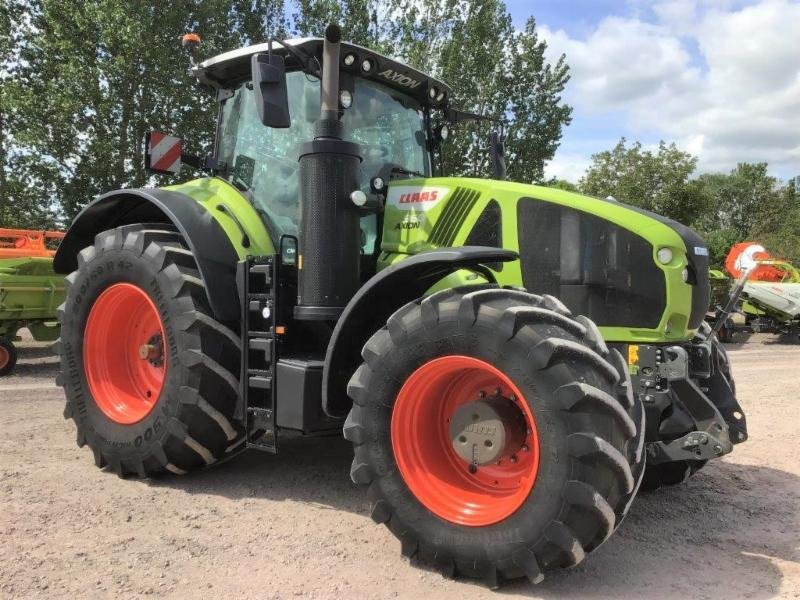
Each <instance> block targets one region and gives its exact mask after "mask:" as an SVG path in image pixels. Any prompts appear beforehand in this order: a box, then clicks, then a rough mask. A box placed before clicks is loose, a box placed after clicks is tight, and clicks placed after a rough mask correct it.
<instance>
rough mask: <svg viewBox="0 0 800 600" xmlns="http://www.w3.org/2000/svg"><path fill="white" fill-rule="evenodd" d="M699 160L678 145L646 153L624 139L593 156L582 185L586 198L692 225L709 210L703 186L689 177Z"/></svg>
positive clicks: (663, 143) (661, 145) (662, 144)
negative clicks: (612, 201) (614, 201)
mask: <svg viewBox="0 0 800 600" xmlns="http://www.w3.org/2000/svg"><path fill="white" fill-rule="evenodd" d="M696 166H697V159H696V158H695V157H693V156H692V155H691V154H688V153H686V152H682V151H681V150H679V149H678V148H677V147H676V146H675V144H669V145H667V144H666V143H665V142H660V143H659V144H658V150H657V151H656V152H652V151H650V150H644V149H643V148H642V145H641V144H640V143H639V142H635V143H633V144H632V145H631V146H627V145H626V140H625V138H622V139H621V140H620V141H619V142H618V143H617V145H616V146H614V148H613V149H612V150H607V151H605V152H600V153H599V154H595V155H593V156H592V165H591V166H590V167H589V169H588V170H587V171H586V174H585V175H584V176H583V178H582V179H581V181H580V188H581V191H583V192H584V193H586V194H591V195H593V196H599V197H601V198H606V197H608V196H613V197H614V198H616V199H617V200H619V201H621V202H627V203H628V204H632V205H634V206H639V207H641V208H644V209H647V210H651V211H653V212H656V213H659V214H662V215H665V216H668V217H670V218H672V219H675V220H676V221H680V222H682V223H692V222H694V221H695V220H697V219H698V218H699V217H701V216H702V215H703V214H705V212H706V211H707V210H708V208H709V207H708V201H707V198H706V197H705V196H704V194H703V190H702V188H701V187H700V186H697V185H693V184H690V182H689V177H690V176H691V174H692V173H693V172H694V169H695V167H696Z"/></svg>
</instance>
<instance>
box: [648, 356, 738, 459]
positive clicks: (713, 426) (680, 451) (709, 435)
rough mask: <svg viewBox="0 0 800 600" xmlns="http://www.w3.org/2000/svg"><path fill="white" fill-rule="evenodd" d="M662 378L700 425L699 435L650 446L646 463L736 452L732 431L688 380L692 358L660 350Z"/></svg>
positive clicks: (693, 433)
mask: <svg viewBox="0 0 800 600" xmlns="http://www.w3.org/2000/svg"><path fill="white" fill-rule="evenodd" d="M659 352H661V356H660V358H661V361H660V362H659V364H658V372H659V375H661V376H662V377H664V378H665V379H667V380H668V381H669V382H670V387H672V388H673V389H674V390H675V392H676V393H675V394H674V395H673V399H674V401H675V402H680V403H681V404H683V406H684V408H685V409H686V411H687V412H688V413H689V414H690V415H692V416H693V417H694V418H695V420H696V423H697V431H692V432H690V433H687V434H686V435H684V436H682V437H680V438H678V439H675V440H672V441H670V442H663V441H659V442H651V443H649V444H647V461H648V462H649V463H651V464H658V463H663V462H672V461H677V460H708V459H711V458H717V457H719V456H722V455H723V454H728V453H729V452H731V451H732V450H733V443H732V442H731V438H730V430H729V427H728V424H727V423H726V421H725V418H724V417H723V416H722V414H721V413H720V411H719V410H718V409H717V407H716V406H714V404H713V403H712V402H711V401H710V400H709V399H708V397H707V396H706V395H705V394H704V393H703V391H702V390H701V389H700V388H699V387H698V386H697V384H695V383H694V381H692V379H690V378H689V354H688V352H686V349H684V348H682V347H681V346H669V347H667V348H663V349H661V350H660V351H659Z"/></svg>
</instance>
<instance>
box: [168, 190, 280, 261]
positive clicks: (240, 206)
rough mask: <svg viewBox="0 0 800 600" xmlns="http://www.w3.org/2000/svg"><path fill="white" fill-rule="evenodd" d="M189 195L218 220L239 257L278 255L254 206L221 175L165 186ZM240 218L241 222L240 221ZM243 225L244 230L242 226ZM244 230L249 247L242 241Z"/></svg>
mask: <svg viewBox="0 0 800 600" xmlns="http://www.w3.org/2000/svg"><path fill="white" fill-rule="evenodd" d="M164 189H165V190H170V191H172V192H180V193H181V194H185V195H186V196H189V197H190V198H192V199H193V200H195V201H196V202H198V203H199V204H202V205H203V207H204V208H205V209H206V210H207V211H208V213H209V214H210V215H211V216H212V218H213V219H214V220H215V221H216V222H217V223H219V225H220V227H222V229H223V231H224V232H225V234H226V235H227V236H228V238H229V239H230V241H231V243H232V244H233V247H234V249H235V250H236V253H237V254H238V255H239V258H240V259H243V258H245V257H246V256H248V255H253V256H259V255H271V254H275V245H274V243H273V241H272V240H271V239H270V237H269V234H268V233H267V229H266V227H265V226H264V223H263V222H262V221H261V218H260V217H259V216H258V213H257V212H256V210H255V209H254V208H253V205H252V204H250V202H249V201H248V200H247V198H245V197H244V196H243V195H242V193H241V192H240V191H239V190H237V189H236V188H235V187H233V186H232V185H231V184H229V183H228V182H227V181H225V180H224V179H220V178H219V177H203V178H200V179H193V180H192V181H187V182H186V183H180V184H178V185H171V186H168V187H165V188H164ZM237 221H238V224H237ZM239 225H241V229H240V227H239ZM243 232H244V233H245V234H246V235H247V237H248V239H249V241H250V246H249V247H245V246H244V245H243V244H242V241H243V235H242V233H243Z"/></svg>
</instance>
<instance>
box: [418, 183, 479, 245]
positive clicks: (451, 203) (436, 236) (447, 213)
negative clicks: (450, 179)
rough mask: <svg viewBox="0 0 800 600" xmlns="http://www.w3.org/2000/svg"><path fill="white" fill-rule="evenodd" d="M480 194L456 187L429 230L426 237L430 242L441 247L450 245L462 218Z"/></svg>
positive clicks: (459, 227)
mask: <svg viewBox="0 0 800 600" xmlns="http://www.w3.org/2000/svg"><path fill="white" fill-rule="evenodd" d="M480 195H481V194H480V192H477V191H475V190H470V189H467V188H462V187H459V188H456V189H455V191H454V192H453V197H452V198H450V199H449V200H448V201H447V204H446V205H445V207H444V210H442V214H441V216H440V217H439V220H438V221H436V225H434V226H433V229H432V230H431V235H430V237H429V238H428V240H429V241H430V243H431V244H435V245H437V246H442V247H450V246H452V245H453V242H454V241H455V239H456V235H457V234H458V232H459V230H460V229H461V226H462V225H463V224H464V220H465V219H466V218H467V215H468V214H469V212H470V211H471V210H472V209H473V208H474V206H475V203H476V202H477V201H478V198H479V197H480Z"/></svg>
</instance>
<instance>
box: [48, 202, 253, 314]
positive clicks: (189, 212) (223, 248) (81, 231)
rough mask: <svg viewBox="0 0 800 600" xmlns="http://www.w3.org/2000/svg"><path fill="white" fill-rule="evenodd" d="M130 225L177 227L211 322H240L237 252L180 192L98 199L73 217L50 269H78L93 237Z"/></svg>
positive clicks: (207, 216) (213, 222)
mask: <svg viewBox="0 0 800 600" xmlns="http://www.w3.org/2000/svg"><path fill="white" fill-rule="evenodd" d="M133 223H168V224H172V225H173V226H174V227H175V228H177V230H178V231H180V233H181V235H182V236H183V237H184V239H185V240H186V243H187V245H188V246H189V249H190V250H191V251H192V254H193V255H194V257H195V260H196V261H197V266H198V269H199V270H200V276H201V277H202V278H203V281H204V283H205V285H206V290H207V293H208V302H209V305H210V307H211V310H212V311H213V312H214V315H215V317H216V318H217V319H218V320H220V321H223V322H225V321H228V322H234V321H238V320H239V318H240V307H239V298H238V295H237V292H236V263H237V262H238V261H239V256H238V254H237V252H236V249H235V248H234V246H233V244H232V243H231V241H230V239H229V238H228V236H227V235H226V233H225V231H224V230H223V229H222V227H221V226H220V225H219V223H217V221H216V220H215V219H214V218H213V217H212V216H211V215H210V214H209V213H208V211H207V210H206V209H205V208H204V207H203V206H202V205H201V204H199V203H198V202H196V201H195V200H194V199H192V198H191V197H190V196H187V195H186V194H182V193H179V192H174V191H170V190H163V189H129V190H117V191H114V192H109V193H108V194H104V195H103V196H100V197H99V198H98V199H97V200H95V201H94V202H92V203H91V204H89V205H88V206H86V208H84V209H83V210H82V211H81V213H80V214H79V215H78V216H77V217H76V218H75V221H74V222H73V223H72V226H71V227H70V228H69V230H68V231H67V236H66V237H65V238H64V240H63V241H62V242H61V245H60V246H59V248H58V252H57V253H56V256H55V258H54V260H53V268H54V270H55V271H56V273H61V274H67V273H71V272H72V271H74V270H75V269H76V268H77V266H78V260H77V256H78V253H79V252H80V251H81V250H82V249H83V248H85V247H87V246H89V245H90V244H92V243H94V237H95V235H97V234H98V233H100V232H101V231H105V230H106V229H113V228H115V227H120V226H122V225H128V224H133Z"/></svg>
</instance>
